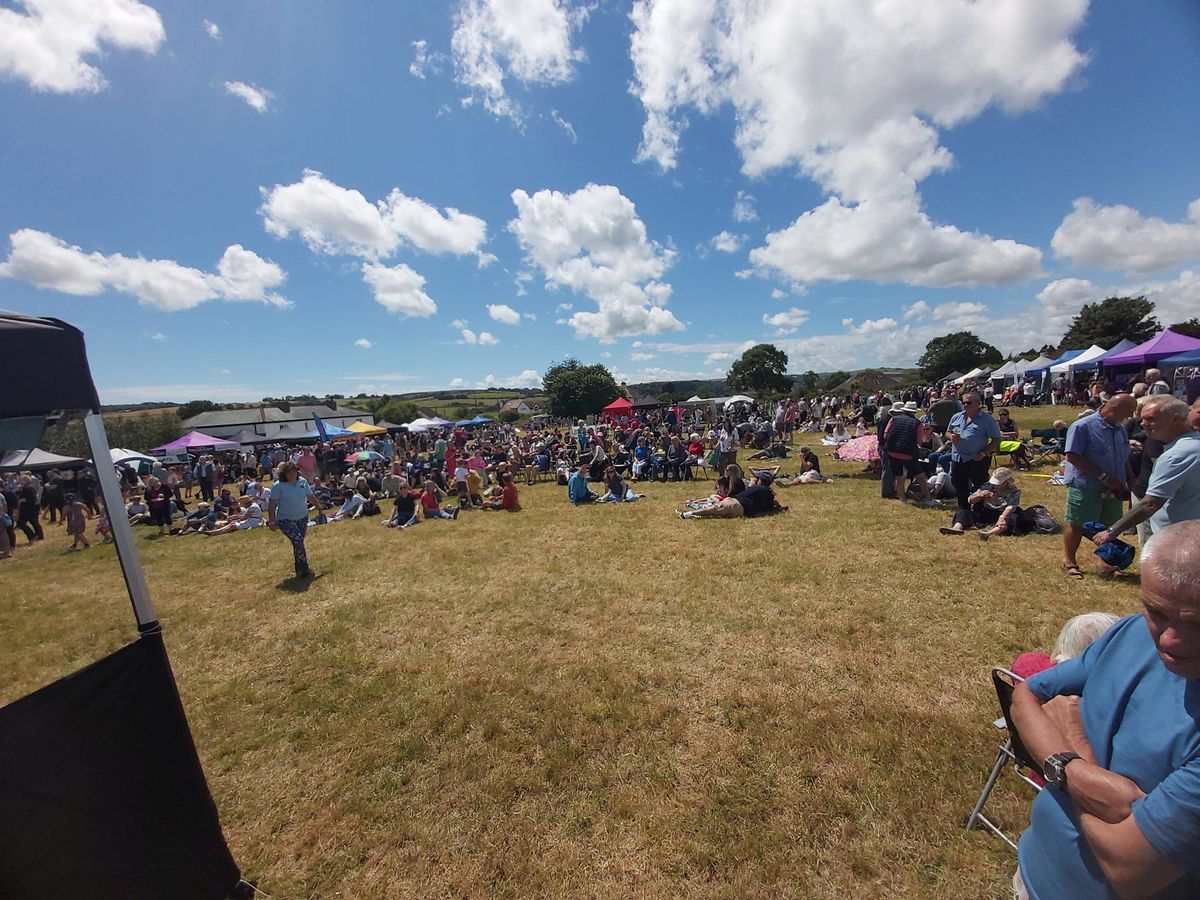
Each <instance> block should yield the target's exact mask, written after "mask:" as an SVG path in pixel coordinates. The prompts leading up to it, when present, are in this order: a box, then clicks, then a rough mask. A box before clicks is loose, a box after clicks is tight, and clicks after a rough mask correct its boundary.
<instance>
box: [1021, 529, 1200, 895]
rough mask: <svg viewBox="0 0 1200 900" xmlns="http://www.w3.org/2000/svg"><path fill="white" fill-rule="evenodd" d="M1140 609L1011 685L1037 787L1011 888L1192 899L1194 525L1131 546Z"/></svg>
mask: <svg viewBox="0 0 1200 900" xmlns="http://www.w3.org/2000/svg"><path fill="white" fill-rule="evenodd" d="M1141 592H1142V606H1143V614H1142V615H1136V616H1130V617H1128V618H1125V619H1122V620H1121V621H1120V622H1118V623H1117V624H1116V625H1114V626H1113V627H1112V628H1111V629H1110V630H1109V631H1108V633H1107V634H1105V635H1104V636H1102V637H1101V638H1100V639H1099V640H1097V641H1096V642H1095V643H1093V644H1092V645H1091V646H1090V647H1088V649H1087V650H1085V651H1084V653H1083V654H1082V655H1081V656H1078V657H1075V658H1074V659H1070V660H1067V661H1066V662H1063V663H1059V664H1058V665H1057V666H1054V667H1053V668H1051V669H1047V670H1046V671H1044V672H1040V673H1038V674H1037V675H1035V676H1033V677H1032V678H1030V679H1029V680H1028V681H1027V682H1025V683H1024V684H1019V685H1017V688H1016V691H1015V693H1014V695H1013V704H1012V717H1013V722H1014V724H1015V725H1016V728H1017V732H1018V733H1019V735H1020V737H1021V740H1022V742H1023V743H1024V744H1025V747H1026V748H1027V749H1028V750H1029V753H1030V755H1031V756H1032V757H1033V758H1034V759H1035V760H1039V761H1044V763H1043V774H1044V775H1045V777H1046V781H1047V787H1046V789H1045V790H1043V791H1042V792H1041V793H1040V794H1038V796H1037V799H1036V800H1034V803H1033V809H1032V812H1031V814H1030V823H1029V828H1028V830H1026V831H1025V833H1024V834H1023V835H1022V836H1021V842H1020V850H1019V851H1018V861H1019V869H1018V872H1017V875H1016V876H1015V877H1014V879H1013V888H1014V892H1015V893H1016V896H1017V897H1018V898H1022V897H1029V898H1033V900H1038V898H1043V900H1049V898H1059V897H1064V898H1066V897H1069V898H1072V900H1088V898H1093V897H1094V898H1108V897H1111V896H1112V895H1113V894H1114V893H1115V894H1119V895H1120V896H1123V897H1132V896H1137V897H1150V896H1153V897H1160V898H1166V897H1170V898H1176V897H1178V898H1184V897H1187V898H1194V897H1196V896H1200V880H1198V879H1197V875H1198V873H1200V724H1198V722H1197V709H1198V708H1200V521H1192V522H1183V523H1180V524H1177V525H1170V526H1168V527H1167V528H1165V529H1164V530H1163V531H1161V532H1158V533H1157V534H1155V535H1154V536H1153V537H1152V538H1151V539H1150V541H1149V542H1148V543H1147V544H1146V547H1145V548H1144V550H1143V551H1142V581H1141Z"/></svg>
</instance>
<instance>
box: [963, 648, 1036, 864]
mask: <svg viewBox="0 0 1200 900" xmlns="http://www.w3.org/2000/svg"><path fill="white" fill-rule="evenodd" d="M1024 680H1025V679H1024V678H1022V677H1021V676H1020V675H1017V674H1016V673H1014V672H1010V671H1009V670H1008V669H1004V668H1001V667H999V666H997V667H996V668H994V669H992V684H993V685H994V686H995V688H996V696H997V698H998V699H999V700H1000V711H1001V713H1002V715H1001V716H1000V718H998V719H996V720H995V721H994V722H993V723H992V725H994V726H995V727H996V728H998V729H1000V730H1001V731H1003V732H1005V733H1006V735H1007V738H1006V740H1005V741H1004V743H1003V744H1000V746H999V752H998V753H997V754H996V763H995V765H993V766H992V774H991V775H989V776H988V780H987V783H986V784H984V786H983V790H982V791H981V792H980V794H979V799H978V800H976V801H975V808H974V809H972V810H971V815H970V816H968V817H967V830H968V831H970V830H971V829H973V828H974V827H975V825H976V823H979V824H981V825H983V827H984V828H986V829H987V830H988V831H990V832H991V833H992V834H994V835H996V836H997V837H998V838H1000V839H1001V840H1002V841H1004V843H1006V844H1008V846H1010V847H1012V848H1013V850H1016V849H1017V845H1016V843H1014V842H1013V840H1012V839H1011V838H1010V837H1009V836H1008V835H1006V834H1005V833H1004V832H1003V831H1001V830H1000V827H999V826H998V825H996V824H995V823H994V822H992V821H991V820H990V819H989V818H988V817H987V816H985V815H984V814H983V807H984V805H985V804H986V803H987V801H988V798H989V797H990V796H991V795H992V790H993V788H995V787H996V782H997V781H998V780H999V778H1000V773H1001V772H1003V771H1004V767H1005V766H1007V765H1011V766H1012V770H1013V772H1014V773H1015V774H1016V776H1017V778H1019V779H1021V781H1023V782H1025V783H1026V784H1027V785H1029V786H1030V787H1031V788H1033V790H1034V791H1035V792H1037V791H1040V790H1041V789H1042V786H1041V785H1040V784H1038V783H1037V782H1036V781H1034V780H1033V779H1032V778H1030V777H1029V776H1028V775H1026V774H1025V773H1024V772H1023V771H1022V768H1023V767H1024V768H1029V769H1033V770H1034V771H1037V769H1038V765H1037V763H1035V762H1034V761H1033V759H1032V758H1031V757H1030V755H1029V751H1028V750H1026V749H1025V745H1024V744H1022V743H1021V736H1020V735H1019V734H1017V729H1016V726H1014V725H1013V722H1012V712H1011V709H1012V696H1013V688H1014V686H1015V685H1016V684H1018V683H1019V682H1022V681H1024Z"/></svg>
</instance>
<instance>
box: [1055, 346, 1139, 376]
mask: <svg viewBox="0 0 1200 900" xmlns="http://www.w3.org/2000/svg"><path fill="white" fill-rule="evenodd" d="M1136 346H1137V344H1136V343H1135V342H1133V341H1131V340H1129V338H1122V339H1121V342H1120V343H1119V344H1115V345H1114V346H1113V347H1112V348H1111V349H1109V350H1105V351H1104V353H1102V354H1101V355H1100V356H1097V357H1095V358H1094V359H1089V360H1086V361H1080V359H1079V358H1078V357H1076V358H1075V359H1073V360H1071V368H1072V370H1073V371H1075V372H1091V371H1092V370H1094V369H1098V368H1100V363H1102V362H1104V361H1105V360H1106V359H1108V358H1109V357H1110V356H1116V355H1117V354H1118V353H1124V352H1125V351H1126V350H1132V349H1133V348H1134V347H1136Z"/></svg>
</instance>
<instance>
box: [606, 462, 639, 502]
mask: <svg viewBox="0 0 1200 900" xmlns="http://www.w3.org/2000/svg"><path fill="white" fill-rule="evenodd" d="M604 486H605V487H606V488H608V493H607V494H605V495H604V501H603V502H605V503H632V502H633V501H634V500H638V499H640V498H642V497H644V496H645V495H644V494H635V493H634V492H633V488H631V487H630V486H629V484H628V482H626V481H625V479H624V478H622V477H621V473H620V472H618V471H617V469H616V467H615V466H609V467H608V468H607V469H605V471H604Z"/></svg>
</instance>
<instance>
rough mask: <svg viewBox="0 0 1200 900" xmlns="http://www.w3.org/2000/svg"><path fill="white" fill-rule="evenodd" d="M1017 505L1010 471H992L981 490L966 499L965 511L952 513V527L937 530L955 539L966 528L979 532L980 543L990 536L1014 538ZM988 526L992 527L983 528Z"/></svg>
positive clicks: (1017, 495)
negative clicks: (980, 529) (999, 535)
mask: <svg viewBox="0 0 1200 900" xmlns="http://www.w3.org/2000/svg"><path fill="white" fill-rule="evenodd" d="M1020 503H1021V489H1020V488H1018V487H1017V484H1016V481H1015V480H1014V479H1013V473H1012V470H1011V469H1006V468H1005V467H1004V466H1001V467H1000V468H998V469H995V470H993V472H992V477H991V479H989V480H988V481H987V482H986V483H985V484H984V485H983V487H981V488H979V489H978V490H977V491H975V492H974V493H972V494H971V495H970V496H969V497H967V507H968V508H967V509H962V508H961V507H960V508H959V509H958V510H956V511H955V513H954V523H953V524H952V525H950V526H949V527H947V526H945V525H943V526H942V527H941V528H939V529H938V530H939V531H940V532H941V533H942V534H954V535H958V534H962V533H963V532H965V531H966V530H967V529H968V528H982V529H983V530H982V531H980V532H979V538H980V540H984V541H986V540H987V539H988V538H989V537H991V536H992V535H993V534H1014V533H1016V531H1017V528H1018V527H1019V521H1020V515H1021V507H1020ZM989 525H990V526H993V527H991V528H987V527H985V526H989Z"/></svg>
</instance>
